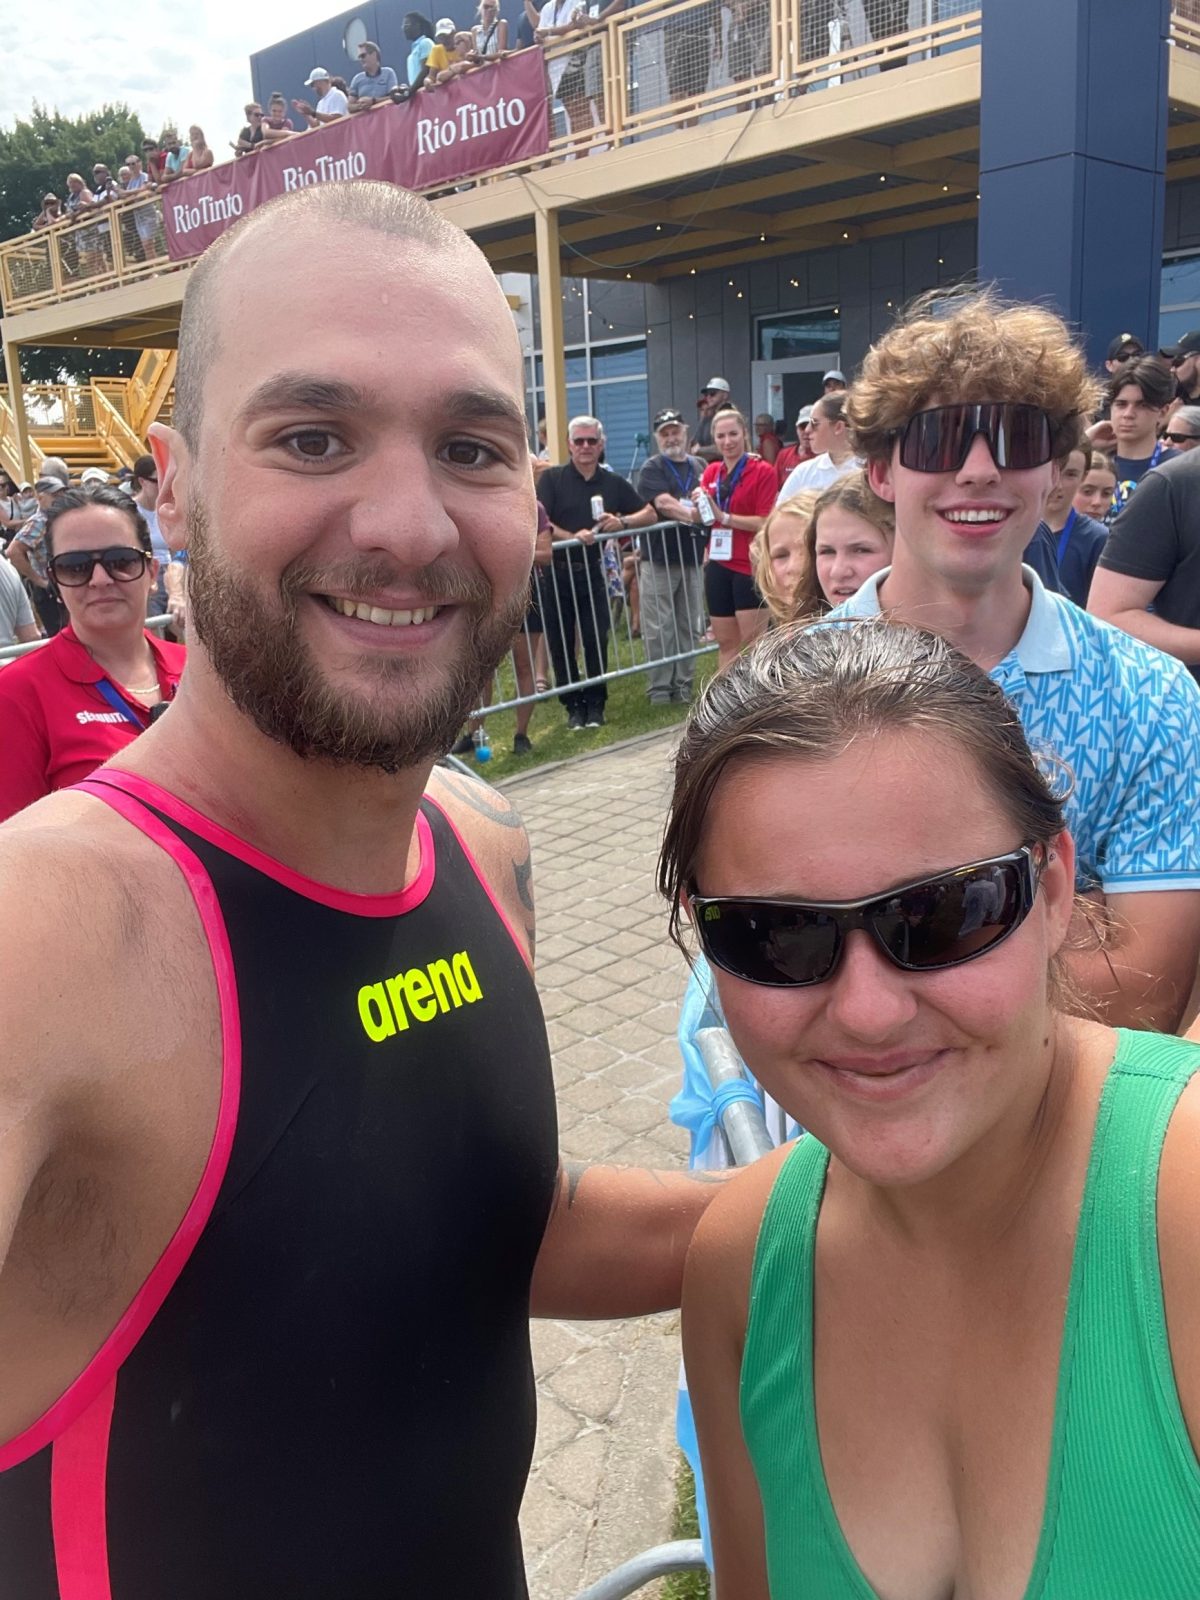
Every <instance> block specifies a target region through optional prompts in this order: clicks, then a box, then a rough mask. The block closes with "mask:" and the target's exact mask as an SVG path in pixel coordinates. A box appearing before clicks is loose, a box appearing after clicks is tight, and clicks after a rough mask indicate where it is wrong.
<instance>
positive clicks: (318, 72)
mask: <svg viewBox="0 0 1200 1600" xmlns="http://www.w3.org/2000/svg"><path fill="white" fill-rule="evenodd" d="M328 82H329V74H328V73H327V72H326V71H325V68H324V67H314V68H313V69H312V71H311V72H310V73H309V75H308V77H307V78H305V80H304V87H305V88H306V89H311V88H312V86H313V84H314V83H328Z"/></svg>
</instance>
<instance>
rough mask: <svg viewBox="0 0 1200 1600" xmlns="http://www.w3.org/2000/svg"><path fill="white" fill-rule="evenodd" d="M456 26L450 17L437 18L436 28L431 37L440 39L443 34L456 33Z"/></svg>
mask: <svg viewBox="0 0 1200 1600" xmlns="http://www.w3.org/2000/svg"><path fill="white" fill-rule="evenodd" d="M457 32H458V25H457V23H455V22H454V20H453V19H452V18H451V17H439V18H438V20H437V27H436V28H434V30H433V37H434V38H435V39H440V38H441V37H442V35H443V34H444V33H457Z"/></svg>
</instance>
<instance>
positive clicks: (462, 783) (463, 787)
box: [440, 769, 525, 828]
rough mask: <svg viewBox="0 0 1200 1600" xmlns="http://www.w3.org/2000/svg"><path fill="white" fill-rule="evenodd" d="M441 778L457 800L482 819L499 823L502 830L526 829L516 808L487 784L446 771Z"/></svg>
mask: <svg viewBox="0 0 1200 1600" xmlns="http://www.w3.org/2000/svg"><path fill="white" fill-rule="evenodd" d="M440 777H441V781H442V782H443V783H444V784H445V786H446V788H447V789H449V791H450V793H451V794H452V795H453V796H454V798H455V799H456V800H461V801H462V803H463V804H464V805H467V806H470V808H471V810H472V811H475V812H477V813H478V814H479V815H480V816H481V817H486V818H487V820H488V821H489V822H496V823H499V825H500V827H502V828H524V826H525V824H524V823H523V822H522V821H521V818H520V816H519V814H518V812H517V809H516V807H515V806H511V805H509V803H508V801H507V800H505V799H504V798H503V796H501V795H498V794H497V793H496V791H495V790H494V789H491V788H489V787H488V785H487V784H486V783H483V782H482V781H479V782H475V781H473V780H472V779H470V778H464V777H463V776H462V774H461V773H458V772H447V771H445V770H444V769H443V771H442V772H441V774H440Z"/></svg>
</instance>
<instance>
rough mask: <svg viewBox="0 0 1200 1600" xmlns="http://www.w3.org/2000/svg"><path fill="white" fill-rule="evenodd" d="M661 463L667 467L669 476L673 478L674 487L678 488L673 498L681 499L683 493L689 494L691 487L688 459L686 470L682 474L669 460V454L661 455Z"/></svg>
mask: <svg viewBox="0 0 1200 1600" xmlns="http://www.w3.org/2000/svg"><path fill="white" fill-rule="evenodd" d="M663 465H664V466H665V467H666V468H668V470H669V471H670V474H671V476H672V477H673V478H674V479H675V487H676V488H677V489H678V490H679V493H678V494H677V495H676V496H675V498H676V499H677V500H682V499H683V497H684V496H685V495H688V494H691V492H692V488H693V485H692V463H691V462H690V461H689V462H688V464H687V471H686V472H685V473H683V474H682V476H681V475H680V474H679V472H677V471H676V468H675V463H674V462H673V461H672V460H671V458H670V456H664V457H663Z"/></svg>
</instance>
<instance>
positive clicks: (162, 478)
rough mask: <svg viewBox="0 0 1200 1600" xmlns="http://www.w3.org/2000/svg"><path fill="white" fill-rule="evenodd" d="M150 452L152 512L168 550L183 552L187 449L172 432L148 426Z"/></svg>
mask: <svg viewBox="0 0 1200 1600" xmlns="http://www.w3.org/2000/svg"><path fill="white" fill-rule="evenodd" d="M150 452H151V454H152V455H153V457H154V465H155V466H156V467H157V468H158V499H157V501H156V502H155V510H156V511H157V512H158V520H159V523H160V524H161V526H162V529H163V532H164V534H165V535H166V540H167V545H168V547H169V548H170V549H172V550H186V549H187V542H188V529H187V493H186V484H187V477H188V466H189V457H188V448H187V445H186V444H184V442H183V435H182V434H181V433H180V432H179V431H178V429H176V428H168V427H167V426H166V424H165V423H162V422H155V423H152V424H151V426H150Z"/></svg>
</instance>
